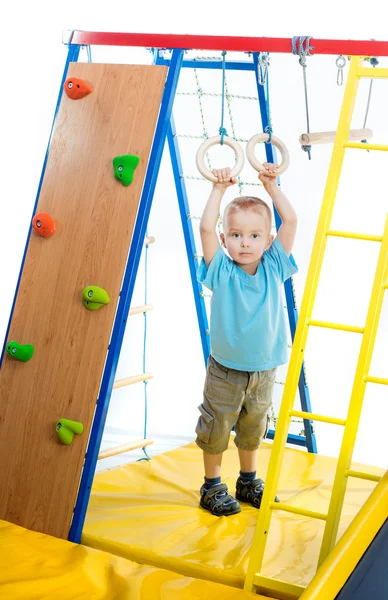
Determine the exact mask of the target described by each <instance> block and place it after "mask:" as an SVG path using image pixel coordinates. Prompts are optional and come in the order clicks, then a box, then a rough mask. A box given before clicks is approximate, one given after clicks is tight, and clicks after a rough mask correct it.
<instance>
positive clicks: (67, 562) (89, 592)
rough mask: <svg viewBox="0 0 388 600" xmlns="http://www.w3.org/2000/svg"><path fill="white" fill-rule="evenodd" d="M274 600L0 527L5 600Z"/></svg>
mask: <svg viewBox="0 0 388 600" xmlns="http://www.w3.org/2000/svg"><path fill="white" fill-rule="evenodd" d="M258 598H261V599H262V600H270V599H268V598H263V597H262V596H259V597H258V596H255V595H254V594H250V593H248V592H244V591H242V590H236V589H235V588H230V587H227V586H225V585H220V584H217V583H211V582H209V581H199V580H195V579H191V578H189V577H183V576H182V575H177V574H176V573H170V572H168V571H165V570H162V569H156V568H152V567H146V566H141V565H137V564H135V563H132V562H130V561H128V560H125V559H123V558H119V557H117V556H112V555H110V554H108V553H106V552H100V551H98V550H93V549H92V548H86V547H84V546H77V545H76V544H71V543H70V542H66V541H64V540H60V539H56V538H53V537H51V536H48V535H44V534H40V533H35V532H32V531H28V530H27V529H24V528H22V527H18V526H17V525H11V524H10V523H7V522H6V521H0V599H1V600H206V599H209V600H210V599H211V600H213V599H214V600H253V599H255V600H258Z"/></svg>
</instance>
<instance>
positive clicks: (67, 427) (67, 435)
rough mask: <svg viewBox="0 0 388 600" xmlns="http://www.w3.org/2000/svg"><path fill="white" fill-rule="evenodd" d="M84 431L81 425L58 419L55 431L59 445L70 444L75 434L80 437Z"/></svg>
mask: <svg viewBox="0 0 388 600" xmlns="http://www.w3.org/2000/svg"><path fill="white" fill-rule="evenodd" d="M83 430H84V426H83V425H82V423H78V422H77V421H69V419H59V421H58V422H57V425H56V431H57V435H58V438H59V441H60V442H61V444H67V445H69V444H71V442H72V441H73V439H74V436H75V434H77V435H80V434H81V433H82V432H83Z"/></svg>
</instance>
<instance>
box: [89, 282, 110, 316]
mask: <svg viewBox="0 0 388 600" xmlns="http://www.w3.org/2000/svg"><path fill="white" fill-rule="evenodd" d="M82 300H83V303H84V306H85V307H86V308H87V309H88V310H97V309H98V308H101V306H104V304H109V302H110V298H109V296H108V294H107V293H106V291H105V290H104V289H103V288H100V287H98V286H97V285H89V286H88V287H86V288H85V289H84V290H83V292H82Z"/></svg>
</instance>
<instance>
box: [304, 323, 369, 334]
mask: <svg viewBox="0 0 388 600" xmlns="http://www.w3.org/2000/svg"><path fill="white" fill-rule="evenodd" d="M307 325H313V326H314V327H325V328H327V329H338V330H340V331H351V332H353V333H364V327H356V326H354V325H341V323H328V322H326V321H314V320H311V321H307Z"/></svg>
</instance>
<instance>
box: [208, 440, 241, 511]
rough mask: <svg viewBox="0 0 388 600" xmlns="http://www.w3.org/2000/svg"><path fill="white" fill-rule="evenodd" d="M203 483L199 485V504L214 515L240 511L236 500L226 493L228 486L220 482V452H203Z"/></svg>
mask: <svg viewBox="0 0 388 600" xmlns="http://www.w3.org/2000/svg"><path fill="white" fill-rule="evenodd" d="M203 462H204V466H205V483H204V484H203V485H202V487H201V500H200V505H201V506H202V508H206V509H207V510H210V512H211V513H212V514H213V515H216V516H220V517H221V516H225V517H227V516H229V515H235V514H236V513H239V512H240V511H241V507H240V505H239V503H238V502H237V500H235V498H233V496H231V495H230V494H229V493H228V487H227V486H226V484H225V483H222V482H221V462H222V453H221V454H209V453H208V452H205V451H204V452H203Z"/></svg>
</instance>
